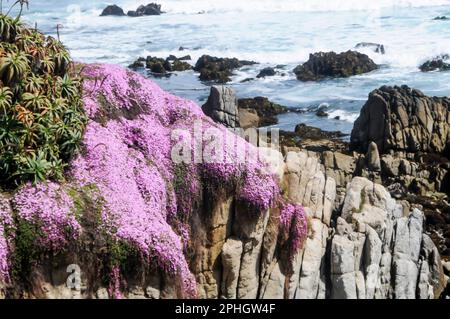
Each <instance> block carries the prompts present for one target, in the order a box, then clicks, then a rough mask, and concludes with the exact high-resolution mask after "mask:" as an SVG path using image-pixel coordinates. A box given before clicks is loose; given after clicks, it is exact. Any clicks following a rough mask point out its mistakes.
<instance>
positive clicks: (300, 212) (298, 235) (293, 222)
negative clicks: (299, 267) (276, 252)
mask: <svg viewBox="0 0 450 319" xmlns="http://www.w3.org/2000/svg"><path fill="white" fill-rule="evenodd" d="M280 224H281V230H282V231H283V232H284V234H285V237H286V239H287V240H288V247H289V248H288V249H289V251H288V255H289V258H290V259H291V260H292V259H293V258H294V256H295V254H296V253H297V252H298V250H299V249H300V248H301V246H302V244H303V241H304V240H305V238H306V235H307V217H306V214H305V210H304V208H303V207H302V206H300V205H297V204H291V203H285V204H284V205H283V208H282V210H281V213H280Z"/></svg>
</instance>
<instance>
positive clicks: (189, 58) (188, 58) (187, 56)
mask: <svg viewBox="0 0 450 319" xmlns="http://www.w3.org/2000/svg"><path fill="white" fill-rule="evenodd" d="M178 60H180V61H190V60H192V58H191V56H190V55H185V56H182V57H181V58H178Z"/></svg>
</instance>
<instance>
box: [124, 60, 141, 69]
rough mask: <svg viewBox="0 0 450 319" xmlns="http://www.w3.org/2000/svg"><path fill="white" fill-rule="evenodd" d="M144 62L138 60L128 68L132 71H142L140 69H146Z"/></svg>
mask: <svg viewBox="0 0 450 319" xmlns="http://www.w3.org/2000/svg"><path fill="white" fill-rule="evenodd" d="M144 61H145V60H144ZM144 61H140V60H136V61H134V62H133V63H132V64H130V65H129V66H128V67H129V68H130V69H140V68H144V67H145V62H144Z"/></svg>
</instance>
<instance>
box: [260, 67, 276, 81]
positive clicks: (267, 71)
mask: <svg viewBox="0 0 450 319" xmlns="http://www.w3.org/2000/svg"><path fill="white" fill-rule="evenodd" d="M275 74H277V73H276V71H275V69H274V68H271V67H267V68H264V69H262V70H261V71H260V72H259V74H258V75H257V76H256V77H257V78H258V79H260V78H265V77H266V76H274V75H275Z"/></svg>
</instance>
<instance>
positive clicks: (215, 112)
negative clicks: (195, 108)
mask: <svg viewBox="0 0 450 319" xmlns="http://www.w3.org/2000/svg"><path fill="white" fill-rule="evenodd" d="M202 109H203V112H204V113H205V114H206V115H208V116H209V117H211V118H212V119H213V120H214V121H216V122H218V123H221V124H223V125H224V126H226V127H229V128H235V127H239V111H238V106H237V99H236V94H235V92H234V90H233V89H231V88H228V87H225V86H212V87H211V92H210V95H209V98H208V101H207V102H206V103H205V104H204V105H203V106H202Z"/></svg>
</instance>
